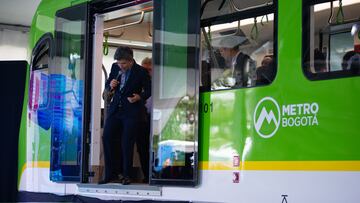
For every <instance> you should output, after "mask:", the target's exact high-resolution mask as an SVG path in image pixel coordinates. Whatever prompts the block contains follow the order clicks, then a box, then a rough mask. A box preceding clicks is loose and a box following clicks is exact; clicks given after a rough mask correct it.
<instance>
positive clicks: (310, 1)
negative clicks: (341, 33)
mask: <svg viewBox="0 0 360 203" xmlns="http://www.w3.org/2000/svg"><path fill="white" fill-rule="evenodd" d="M333 1H335V0H303V2H302V52H301V59H302V64H301V68H302V72H303V74H304V75H305V77H306V78H307V79H308V80H310V81H321V80H332V79H341V78H349V77H359V76H360V75H359V74H354V73H353V72H352V71H351V70H340V71H333V72H331V71H329V72H322V73H312V72H311V71H307V66H306V64H307V63H308V62H310V39H311V36H310V33H309V30H310V7H311V6H314V5H317V4H321V3H330V2H333ZM349 22H350V21H349ZM329 41H330V39H329ZM329 46H330V43H329ZM312 51H313V50H312ZM307 59H309V60H307ZM328 60H329V59H326V61H328Z"/></svg>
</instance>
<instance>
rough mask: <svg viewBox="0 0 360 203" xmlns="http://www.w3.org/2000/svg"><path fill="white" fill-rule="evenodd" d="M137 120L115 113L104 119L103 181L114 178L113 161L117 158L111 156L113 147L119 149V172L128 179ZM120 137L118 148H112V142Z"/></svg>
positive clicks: (114, 155) (137, 124) (113, 155)
mask: <svg viewBox="0 0 360 203" xmlns="http://www.w3.org/2000/svg"><path fill="white" fill-rule="evenodd" d="M138 126H139V121H138V119H135V118H129V117H128V116H127V115H123V114H121V112H117V113H115V114H113V115H111V116H109V117H108V118H107V119H106V122H105V126H104V135H103V137H102V139H103V146H104V158H105V178H104V179H105V180H111V179H113V178H115V177H116V175H118V174H116V170H115V166H114V163H116V162H117V161H116V160H114V158H115V159H116V157H118V156H117V155H116V154H113V153H114V152H115V151H118V150H114V149H113V147H119V148H121V150H120V152H121V155H120V157H121V158H120V163H121V172H122V175H123V176H124V177H130V174H131V168H132V165H133V152H134V143H135V140H136V136H137V128H138ZM118 137H120V146H113V143H114V140H116V138H118Z"/></svg>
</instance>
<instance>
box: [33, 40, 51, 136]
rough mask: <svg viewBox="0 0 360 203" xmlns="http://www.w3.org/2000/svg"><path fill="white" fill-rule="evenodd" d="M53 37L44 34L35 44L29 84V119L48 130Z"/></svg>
mask: <svg viewBox="0 0 360 203" xmlns="http://www.w3.org/2000/svg"><path fill="white" fill-rule="evenodd" d="M51 43H52V37H51V35H50V34H46V35H44V36H43V37H42V38H41V39H40V40H39V42H38V44H37V45H36V46H35V48H34V51H33V54H32V60H31V70H32V71H31V76H30V86H29V104H28V106H29V119H30V120H32V121H33V122H34V123H36V124H38V125H39V126H40V127H41V128H43V129H45V130H48V129H49V128H50V123H51V111H50V109H49V87H48V85H49V75H48V74H49V70H48V67H49V63H50V46H51Z"/></svg>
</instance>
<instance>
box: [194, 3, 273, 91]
mask: <svg viewBox="0 0 360 203" xmlns="http://www.w3.org/2000/svg"><path fill="white" fill-rule="evenodd" d="M229 2H233V3H235V4H239V5H249V6H250V4H251V6H252V7H248V8H247V7H244V8H243V9H245V10H243V11H242V10H240V11H237V9H236V8H235V7H234V5H233V4H229V3H227V4H225V5H224V7H223V9H226V8H227V9H232V10H235V12H233V13H232V14H227V15H222V16H220V15H221V13H219V16H218V18H213V19H203V21H202V26H203V28H202V38H201V39H202V40H201V49H202V66H201V84H200V85H201V89H202V90H221V89H232V88H243V87H253V86H258V85H267V84H270V83H271V82H272V81H273V80H274V78H275V75H276V65H275V58H276V57H275V55H274V53H275V52H274V14H273V12H274V5H273V4H272V2H267V1H256V2H257V3H256V4H254V2H253V1H229ZM246 2H249V3H246ZM250 2H251V3H250ZM228 7H229V8H228ZM238 10H239V9H238ZM207 11H208V10H206V8H205V9H204V15H205V16H206V15H207ZM209 12H211V10H210V11H209Z"/></svg>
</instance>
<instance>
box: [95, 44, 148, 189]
mask: <svg viewBox="0 0 360 203" xmlns="http://www.w3.org/2000/svg"><path fill="white" fill-rule="evenodd" d="M114 59H115V60H116V61H117V62H116V63H114V64H113V66H112V68H111V73H110V76H109V79H108V80H107V81H106V84H105V88H107V90H108V91H109V92H111V91H113V92H114V96H113V98H112V99H111V101H110V106H109V109H108V113H107V118H106V122H105V126H104V135H103V147H104V157H105V177H104V180H103V181H101V182H100V183H102V184H104V183H108V182H110V181H112V180H114V179H116V178H115V177H116V174H114V171H113V168H112V167H113V162H114V160H112V157H114V156H112V154H111V153H112V151H113V150H112V149H111V146H112V145H111V143H112V140H113V139H114V137H115V136H121V146H119V147H120V148H121V165H122V166H121V167H122V175H119V176H120V181H121V183H122V184H124V185H127V184H130V172H131V168H132V161H133V150H134V143H135V140H136V136H137V134H138V133H139V132H138V130H137V129H138V128H139V127H141V124H142V123H141V122H142V119H143V118H144V115H145V110H144V104H145V101H146V100H147V99H148V98H149V96H150V94H151V82H150V77H149V75H148V74H147V73H146V70H145V69H144V68H142V67H141V66H140V65H138V64H136V62H135V60H134V58H133V51H132V49H131V48H129V47H119V48H117V50H116V52H115V55H114Z"/></svg>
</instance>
